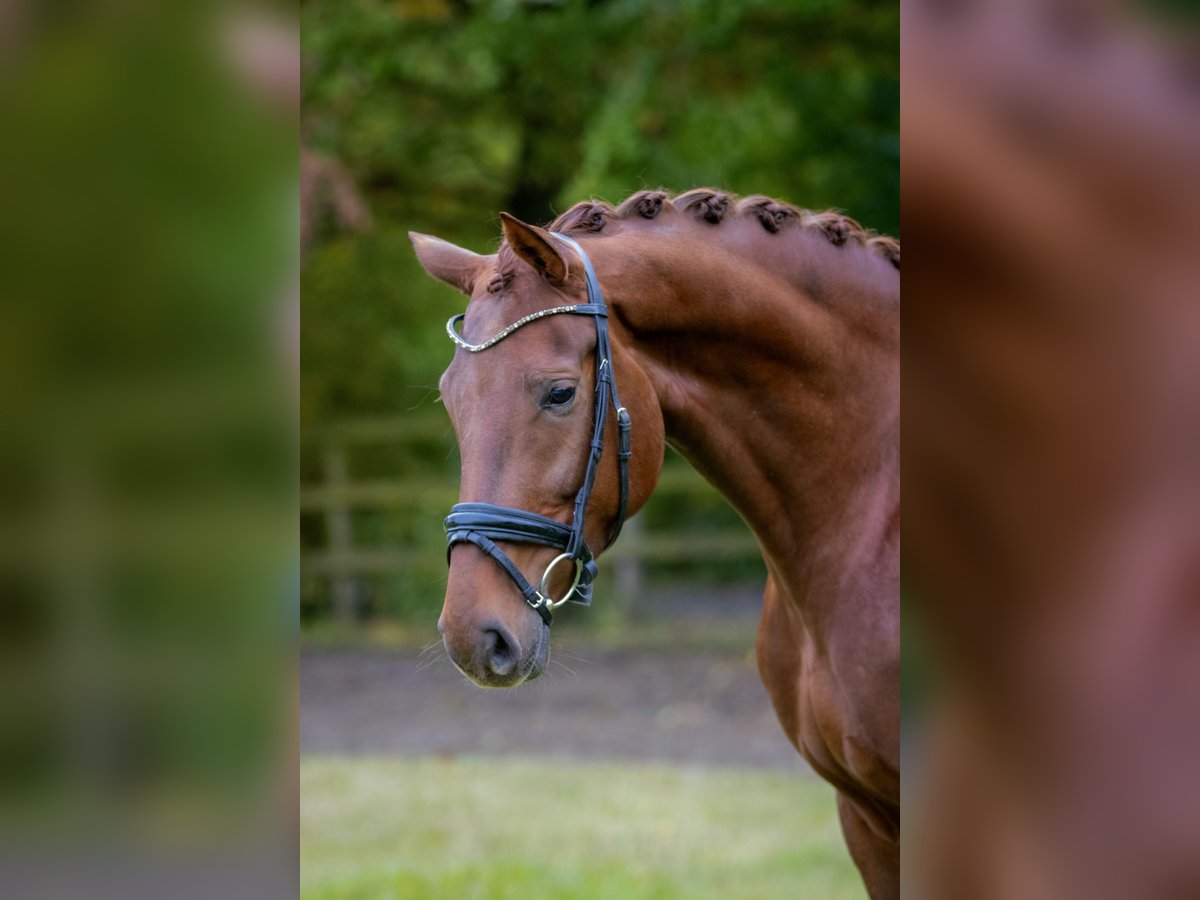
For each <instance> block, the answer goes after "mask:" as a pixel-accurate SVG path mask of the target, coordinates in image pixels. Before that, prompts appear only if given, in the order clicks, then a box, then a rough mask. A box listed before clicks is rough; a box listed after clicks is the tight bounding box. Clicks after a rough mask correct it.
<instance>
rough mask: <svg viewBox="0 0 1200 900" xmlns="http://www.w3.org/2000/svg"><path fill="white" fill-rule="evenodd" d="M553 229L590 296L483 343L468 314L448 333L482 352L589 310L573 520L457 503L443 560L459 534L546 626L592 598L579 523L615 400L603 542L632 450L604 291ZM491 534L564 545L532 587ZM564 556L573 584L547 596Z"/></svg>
mask: <svg viewBox="0 0 1200 900" xmlns="http://www.w3.org/2000/svg"><path fill="white" fill-rule="evenodd" d="M550 233H551V234H552V235H553V236H554V237H556V238H557V239H558V240H560V241H562V242H563V243H565V244H568V245H570V246H571V247H572V248H574V250H575V252H576V253H578V254H579V258H580V259H581V260H582V261H583V270H584V274H585V276H586V279H587V299H588V302H587V303H578V304H575V305H573V306H555V307H551V308H550V309H543V310H541V311H539V312H536V313H533V314H531V315H528V316H525V317H524V318H521V319H518V320H517V321H516V322H514V323H513V324H511V325H509V326H508V327H507V328H505V329H504V330H503V331H501V332H499V333H498V334H496V335H494V336H493V337H491V338H489V339H488V340H486V341H484V342H483V343H482V344H471V343H468V342H467V341H466V340H465V339H464V338H463V337H462V335H461V334H459V333H458V330H457V326H458V323H460V322H461V321H462V320H463V318H464V317H465V315H466V314H465V313H460V314H459V315H457V316H454V317H453V318H452V319H450V321H449V322H447V323H446V331H447V332H448V333H449V335H450V339H451V340H453V341H454V343H456V344H458V346H459V347H461V348H462V349H464V350H466V351H467V352H468V353H481V352H483V351H484V350H487V349H488V348H489V347H494V346H495V345H496V344H498V343H500V342H501V341H502V340H504V339H505V338H506V337H508V336H509V335H510V334H512V333H513V332H514V331H516V330H517V329H518V328H522V327H524V326H525V325H528V324H529V323H530V322H534V321H537V320H538V319H543V318H545V317H546V316H554V315H561V314H570V315H577V316H591V317H592V320H593V321H594V322H595V323H596V408H595V424H594V427H593V429H592V445H591V453H590V455H589V456H588V463H587V470H586V471H585V472H584V476H583V484H582V485H581V486H580V488H579V493H577V494H576V495H575V510H574V513H573V516H572V518H571V524H569V525H567V524H565V523H563V522H559V521H557V520H556V519H551V518H548V517H547V516H542V515H538V514H537V513H531V512H525V511H524V510H520V509H512V508H510V507H507V506H497V505H496V504H494V503H456V504H455V505H454V506H452V507H451V508H450V515H448V516H447V517H446V542H447V545H446V561H447V562H449V560H450V551H451V550H452V549H453V547H454V545H455V544H458V543H462V542H464V541H465V542H467V543H471V544H474V545H475V546H476V547H478V548H479V549H480V550H482V551H483V552H484V553H486V554H487V555H488V556H490V557H491V558H492V559H494V560H495V561H496V563H497V564H498V565H499V566H500V568H502V569H503V570H504V571H505V572H507V573H508V576H509V577H510V578H511V579H512V580H513V581H514V582H515V583H516V585H517V588H518V589H519V590H520V592H521V596H522V597H524V598H525V602H526V603H528V604H529V605H530V606H532V607H533V608H534V609H535V610H537V613H538V615H540V616H541V617H542V620H543V621H544V622H545V623H546V624H547V625H549V624H550V622H551V621H552V619H553V616H551V614H550V611H551V610H552V609H557V608H558V607H559V606H562V605H563V604H564V603H566V602H567V601H568V600H571V601H572V602H574V603H580V604H583V605H584V606H587V605H589V604H591V602H592V582H593V581H594V580H595V578H596V574H597V572H598V571H599V569H598V567H597V565H596V560H595V558H594V557H593V555H592V551H591V550H590V549H589V548H588V545H587V542H586V541H585V540H584V539H583V529H584V523H585V519H586V516H587V507H588V500H589V499H591V495H592V487H593V486H594V485H595V482H596V472H597V470H598V469H599V467H600V459H601V458H602V457H603V455H604V426H605V423H606V422H607V421H608V407H609V404H612V408H613V410H614V411H615V412H616V415H617V429H618V434H619V441H620V446H619V447H618V448H617V468H618V469H619V472H620V482H621V498H620V502H619V505H618V507H617V521H616V525H615V526H614V527H613V530H612V534H610V535H609V537H608V543H607V544H605V549H606V548H607V547H608V546H610V545H611V544H612V542H613V541H615V540H616V539H617V535H618V534H620V533H621V526H622V525H623V524H624V523H625V512H626V508H627V507H628V503H629V458H630V457H631V456H632V455H633V449H632V445H631V442H630V436H629V431H630V421H629V413H628V412H627V411H626V409H625V407H623V406H622V405H621V400H620V397H618V395H617V381H616V377H615V375H614V374H613V362H612V347H611V345H610V343H609V340H608V307H607V306H606V305H605V303H604V294H603V293H602V292H601V290H600V282H599V280H598V279H597V278H596V270H595V269H594V268H593V267H592V261H591V260H590V259H589V258H588V255H587V254H586V253H585V252H584V250H583V248H582V247H580V246H579V244H578V243H576V242H575V241H574V240H572V239H571V238H569V237H567V236H566V235H565V234H559V233H558V232H550ZM495 541H515V542H517V543H527V544H543V545H545V546H547V547H555V548H558V549H560V550H562V553H560V554H559V555H558V556H556V557H554V559H553V560H551V561H550V565H548V566H547V567H546V571H545V572H543V573H542V579H541V581H540V582H539V584H538V586H537V587H536V588H535V587H534V586H533V585H532V584H530V583H529V582H528V581H527V580H526V578H525V576H524V575H523V574H521V570H520V569H519V568H518V567H517V564H516V563H514V562H513V561H512V560H511V559H510V558H509V557H508V555H507V554H506V553H505V552H504V551H503V550H501V549H500V548H499V547H497V546H496V544H495ZM568 562H569V563H572V564H573V565H574V567H575V574H574V578H573V579H572V582H571V587H570V588H569V589H568V590H567V592H566V593H565V594H563V596H562V597H560V598H559V599H557V600H555V599H553V598H552V597H551V596H550V589H549V582H550V576H551V574H552V573H553V572H554V570H555V569H556V568H557V567H558V566H559V565H560V564H562V563H568Z"/></svg>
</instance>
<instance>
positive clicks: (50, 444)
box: [0, 3, 299, 898]
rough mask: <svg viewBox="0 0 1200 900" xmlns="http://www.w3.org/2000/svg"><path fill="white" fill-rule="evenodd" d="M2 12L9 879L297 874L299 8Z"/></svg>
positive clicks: (13, 892) (185, 886)
mask: <svg viewBox="0 0 1200 900" xmlns="http://www.w3.org/2000/svg"><path fill="white" fill-rule="evenodd" d="M0 20H2V23H0V24H2V29H0V44H2V47H0V60H2V63H0V133H2V134H3V135H4V138H3V140H0V197H3V198H4V213H3V216H0V301H2V302H0V409H2V410H3V412H2V413H0V415H2V416H3V418H2V419H0V435H2V437H0V593H2V594H3V600H2V603H0V642H2V644H0V646H2V650H0V667H2V669H3V678H2V679H0V681H2V685H3V686H2V687H0V873H2V874H0V895H4V896H7V897H55V898H72V897H84V896H86V897H89V898H104V897H121V898H137V897H166V896H170V897H174V898H186V897H218V896H219V897H230V898H233V897H254V898H262V897H271V896H278V895H280V894H287V893H291V892H292V889H293V885H294V883H295V842H294V837H293V834H294V824H291V823H294V820H295V805H296V801H295V789H294V780H293V775H292V772H293V767H292V765H291V764H289V757H290V756H291V755H292V748H291V747H290V741H289V736H290V733H291V732H292V724H293V722H294V720H295V711H294V708H293V701H292V698H293V696H294V688H293V686H292V677H291V676H290V673H291V672H292V670H293V669H294V662H293V653H294V634H295V624H294V623H295V615H296V613H295V596H296V587H295V585H296V575H295V544H294V534H295V532H294V527H295V526H294V522H295V519H294V513H293V509H294V500H293V498H294V495H295V478H294V471H295V466H294V462H293V460H294V453H295V450H294V439H293V438H292V430H293V428H292V423H293V421H294V418H295V417H294V414H293V409H294V406H295V394H296V384H295V382H296V377H295V364H296V359H297V354H296V346H295V344H296V341H295V326H296V318H297V314H298V310H297V300H298V297H297V292H296V289H295V283H296V274H295V266H296V256H297V252H296V234H297V216H296V212H295V209H296V193H297V180H298V163H297V155H298V151H297V147H296V139H295V127H296V122H297V112H296V105H297V98H298V74H299V52H298V44H297V39H296V29H295V25H294V23H292V24H289V23H288V21H287V20H286V19H278V18H276V17H275V15H274V14H273V13H271V12H270V11H269V10H268V9H265V8H261V7H257V6H251V5H249V4H245V3H243V4H220V5H217V4H160V5H152V4H141V3H131V4H130V3H122V4H111V3H86V4H67V5H63V4H30V3H16V4H4V10H3V14H2V15H0Z"/></svg>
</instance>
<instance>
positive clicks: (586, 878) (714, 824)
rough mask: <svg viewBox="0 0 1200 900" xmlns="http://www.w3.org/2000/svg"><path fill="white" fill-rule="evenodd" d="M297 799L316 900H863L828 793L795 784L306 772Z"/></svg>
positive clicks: (744, 775) (381, 766)
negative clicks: (708, 899)
mask: <svg viewBox="0 0 1200 900" xmlns="http://www.w3.org/2000/svg"><path fill="white" fill-rule="evenodd" d="M300 785H301V803H302V822H301V867H300V872H301V895H302V896H303V897H306V898H310V900H316V898H356V900H359V898H361V900H367V898H422V900H424V898H439V900H440V898H452V900H466V898H480V900H493V898H495V900H518V898H519V900H542V898H549V900H559V898H564V900H585V898H586V900H600V898H604V900H608V898H611V900H618V898H619V900H651V898H654V900H663V898H676V897H680V898H683V897H686V898H689V900H690V898H706V897H714V898H715V897H721V898H738V900H750V898H772V900H774V898H779V897H799V898H809V897H811V898H815V900H838V898H855V900H862V898H864V897H865V892H864V890H863V888H862V886H861V882H860V881H859V878H858V875H857V873H856V872H855V870H854V868H853V866H852V865H851V863H850V860H849V857H848V856H847V854H846V850H845V846H844V845H843V843H842V839H841V834H840V832H839V829H838V824H837V813H836V810H835V805H834V796H833V789H832V788H830V787H829V786H827V785H825V784H824V783H821V782H817V781H815V780H811V779H808V778H805V777H803V776H798V775H792V774H787V773H779V772H765V771H741V770H729V769H715V770H714V769H692V768H681V767H672V766H669V765H642V764H627V763H620V764H617V763H611V764H610V763H578V764H575V763H567V762H538V761H534V760H527V759H515V760H514V759H502V760H483V759H468V758H463V759H454V760H449V759H447V760H441V759H415V760H414V759H394V758H389V759H374V758H368V759H347V758H325V757H306V758H305V759H304V761H303V762H302V764H301V772H300Z"/></svg>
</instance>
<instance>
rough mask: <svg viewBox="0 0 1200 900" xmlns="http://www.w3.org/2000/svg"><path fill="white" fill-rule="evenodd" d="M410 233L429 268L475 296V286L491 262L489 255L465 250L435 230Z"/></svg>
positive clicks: (454, 285) (436, 275)
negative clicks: (438, 235) (426, 232)
mask: <svg viewBox="0 0 1200 900" xmlns="http://www.w3.org/2000/svg"><path fill="white" fill-rule="evenodd" d="M408 237H409V240H411V241H412V244H413V249H414V250H416V251H417V259H418V260H420V262H421V265H422V267H424V269H425V271H426V272H428V273H429V274H430V275H432V276H433V277H434V278H436V279H438V280H439V281H444V282H446V284H448V285H451V286H452V287H456V288H458V289H459V290H460V291H462V292H463V293H464V294H466V295H467V296H468V297H470V296H471V294H472V292H473V291H474V290H475V280H476V279H477V278H478V277H479V273H480V272H481V271H483V269H484V268H485V267H486V266H487V263H488V257H486V256H480V255H479V254H478V253H472V252H471V251H470V250H464V249H463V248H462V247H457V246H455V245H454V244H452V243H450V242H449V241H443V240H442V239H441V238H437V237H434V236H433V235H431V234H420V233H418V232H416V231H410V232H409V233H408Z"/></svg>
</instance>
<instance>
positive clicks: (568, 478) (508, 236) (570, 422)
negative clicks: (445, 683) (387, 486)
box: [411, 213, 664, 687]
mask: <svg viewBox="0 0 1200 900" xmlns="http://www.w3.org/2000/svg"><path fill="white" fill-rule="evenodd" d="M501 219H502V222H503V230H504V238H505V242H504V244H503V245H502V246H501V248H500V250H499V252H498V253H496V254H493V255H488V256H483V255H479V254H476V253H472V252H471V251H469V250H465V249H463V248H461V247H456V246H455V245H453V244H450V243H448V242H446V241H443V240H440V239H438V238H434V237H430V236H428V235H419V234H413V235H412V236H411V237H412V240H413V245H414V247H415V248H416V252H417V256H418V258H419V259H420V261H421V264H422V265H423V266H424V268H425V270H426V271H427V272H428V273H429V274H430V275H432V276H433V277H435V278H438V279H440V280H442V281H445V282H446V283H448V284H450V285H452V286H453V287H456V288H457V289H458V290H460V291H461V292H462V293H464V294H466V295H467V296H468V297H469V298H470V301H469V302H468V304H467V309H466V312H465V314H464V315H463V316H462V317H455V319H452V320H451V323H450V332H451V337H453V338H454V340H455V343H456V344H458V349H457V351H456V352H455V355H454V359H453V361H452V362H451V363H450V366H449V367H448V368H447V369H446V371H445V373H444V374H443V375H442V378H441V382H440V389H441V396H442V401H443V403H444V404H445V406H446V410H447V412H448V413H449V415H450V420H451V422H452V423H453V426H454V431H455V435H456V436H457V438H458V445H459V450H460V456H461V464H462V480H461V486H460V492H459V500H460V502H459V504H458V505H457V506H455V507H454V509H453V510H452V512H451V516H450V518H448V519H447V529H448V532H449V534H450V549H449V563H450V574H449V579H448V582H447V586H446V598H445V603H444V606H443V609H442V614H441V616H440V618H439V620H438V629H439V631H441V633H442V636H443V641H444V643H445V646H446V650H447V653H448V654H449V656H450V658H451V659H452V660H453V661H454V663H455V665H457V666H458V668H459V669H460V670H461V671H462V672H463V673H464V674H465V675H466V676H467V677H468V678H470V679H471V680H472V681H474V682H475V683H476V684H479V685H481V686H488V687H510V686H515V685H517V684H520V683H521V682H523V681H525V680H527V679H530V678H535V677H537V676H538V675H539V674H541V672H542V671H543V670H544V669H545V667H546V664H547V662H548V660H549V646H550V636H549V623H550V618H551V615H550V610H551V609H552V608H553V607H556V606H558V605H559V604H560V603H562V602H563V601H564V600H566V599H571V600H574V601H576V602H588V601H590V582H591V579H592V577H593V576H594V575H595V571H596V568H595V561H594V556H595V555H598V554H599V553H600V552H601V551H603V550H604V549H605V548H606V547H607V546H608V545H609V543H610V542H611V540H612V539H613V538H615V534H616V532H617V531H618V530H619V527H620V522H621V521H622V520H623V519H624V517H625V515H632V514H633V513H634V512H636V511H637V510H638V509H639V508H640V507H641V505H642V504H643V503H644V502H645V500H646V498H647V497H648V496H649V494H650V492H651V490H652V489H653V487H654V482H655V481H656V479H657V476H658V471H659V468H660V466H661V463H662V453H663V447H664V438H663V420H662V413H661V409H660V407H659V404H658V402H657V399H656V397H655V394H654V392H653V390H652V387H651V385H650V382H649V379H648V378H647V377H646V375H645V373H644V372H643V371H642V369H641V367H640V366H639V365H638V364H637V361H636V358H635V356H634V354H633V353H632V352H631V351H628V350H625V349H623V348H622V347H621V346H620V343H619V342H618V341H612V342H610V341H609V339H608V333H609V331H608V329H609V325H608V315H607V309H608V308H607V307H606V305H605V303H604V299H603V296H599V298H598V302H596V301H597V295H598V294H599V287H598V281H597V280H596V279H595V277H594V275H593V276H592V277H591V279H590V280H591V282H592V284H591V285H590V286H589V276H588V274H587V267H588V266H589V265H590V263H588V262H587V256H586V254H585V252H584V251H583V249H582V248H581V247H580V246H579V245H577V244H575V243H574V242H573V241H572V240H570V239H568V238H565V237H563V236H557V235H553V234H551V233H549V232H547V231H545V230H544V229H542V228H538V227H536V226H533V225H528V224H526V223H524V222H521V221H519V220H517V219H515V218H513V217H511V216H508V215H507V214H503V213H502V214H501ZM460 320H461V331H460V330H458V328H459V326H458V322H459V321H460ZM525 326H532V327H525ZM618 329H619V325H618V324H617V323H616V322H613V328H612V330H613V331H614V332H616V331H617V330H618ZM484 351H486V352H484ZM614 375H615V377H614ZM618 381H619V399H617V398H618V394H617V382H618ZM605 382H608V383H607V384H605ZM630 422H632V423H636V424H633V425H632V427H630V426H629V424H628V423H630ZM622 426H624V428H623V427H622ZM623 431H624V432H625V434H622V432H623ZM597 438H599V439H600V441H599V442H600V444H601V446H602V448H603V449H602V451H601V452H599V453H597V452H596V443H597V441H596V439H597ZM592 457H595V459H594V461H593V462H591V463H590V464H589V460H590V459H591V458H592ZM623 483H624V487H623V486H622V485H623Z"/></svg>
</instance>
